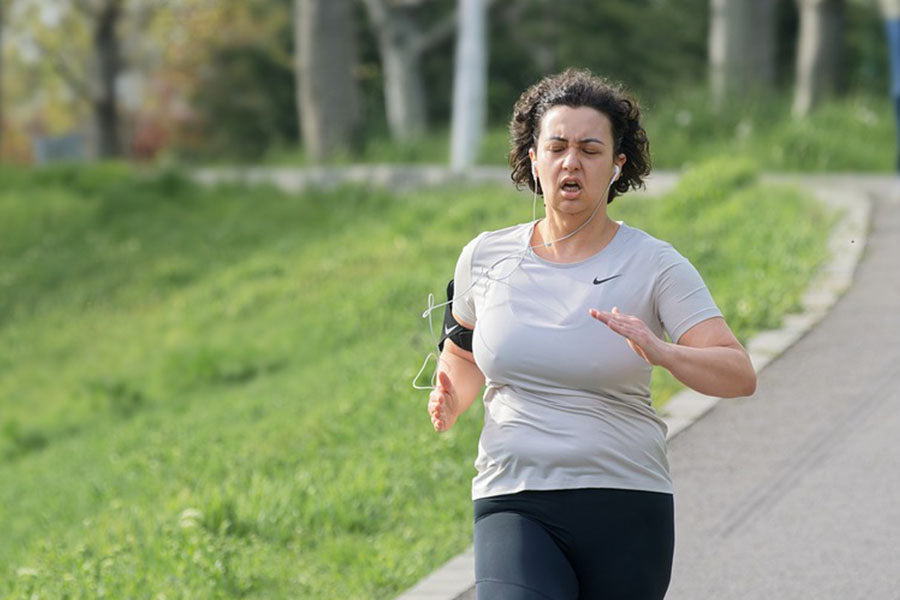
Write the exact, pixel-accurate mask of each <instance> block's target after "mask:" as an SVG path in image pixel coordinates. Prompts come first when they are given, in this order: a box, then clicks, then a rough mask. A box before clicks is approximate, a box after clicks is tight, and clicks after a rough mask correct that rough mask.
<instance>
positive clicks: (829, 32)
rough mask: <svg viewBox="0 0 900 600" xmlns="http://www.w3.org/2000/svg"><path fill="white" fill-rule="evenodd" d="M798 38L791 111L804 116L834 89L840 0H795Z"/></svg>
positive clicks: (840, 50) (841, 9)
mask: <svg viewBox="0 0 900 600" xmlns="http://www.w3.org/2000/svg"><path fill="white" fill-rule="evenodd" d="M798 3H799V8H800V38H799V40H798V41H797V78H796V83H795V87H794V106H793V112H794V115H795V116H797V117H805V116H806V115H808V114H809V112H810V111H811V110H812V109H813V108H814V107H815V106H816V105H817V104H818V103H819V102H820V101H821V100H822V99H823V98H824V97H825V96H827V95H829V94H833V93H834V92H836V91H837V87H838V81H839V77H840V67H841V59H842V56H843V33H844V14H843V12H844V2H843V0H798Z"/></svg>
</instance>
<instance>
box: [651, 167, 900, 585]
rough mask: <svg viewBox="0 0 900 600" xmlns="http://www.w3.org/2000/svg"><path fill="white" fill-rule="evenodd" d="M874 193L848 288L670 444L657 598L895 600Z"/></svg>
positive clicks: (899, 351) (897, 415)
mask: <svg viewBox="0 0 900 600" xmlns="http://www.w3.org/2000/svg"><path fill="white" fill-rule="evenodd" d="M895 184H896V187H895V188H894V189H893V190H891V189H890V187H887V186H885V187H884V188H883V189H881V190H880V191H878V192H877V193H876V196H877V197H876V198H875V203H874V205H873V214H872V230H871V232H870V235H869V240H868V245H867V247H866V251H865V254H864V257H863V259H862V261H861V263H860V264H859V266H858V268H857V271H856V276H855V280H854V283H853V285H852V287H851V288H850V290H849V291H848V292H847V293H846V294H845V295H844V296H843V297H842V298H841V299H840V300H839V301H838V303H837V304H836V305H835V306H834V308H833V309H832V310H831V312H830V313H829V314H828V315H827V316H826V317H825V318H824V320H823V321H822V322H821V323H820V324H819V325H818V326H816V327H815V328H814V329H813V330H812V331H810V332H809V333H808V334H807V335H806V336H805V337H804V338H802V339H801V340H800V341H799V342H797V344H796V345H795V346H793V347H792V348H791V349H790V350H789V351H788V352H786V353H785V354H784V355H782V356H781V357H780V358H778V359H776V360H775V361H773V362H772V363H771V364H770V365H768V367H767V368H766V369H765V370H764V371H763V372H762V373H761V374H760V377H759V385H758V387H757V392H756V394H755V395H754V397H752V398H749V399H741V400H735V401H723V402H720V403H719V404H718V405H717V406H716V408H714V409H713V410H712V411H711V412H710V413H709V414H707V415H706V416H705V417H704V418H703V419H702V420H700V421H699V422H697V423H696V424H694V425H693V426H692V427H691V428H690V429H688V430H687V431H686V432H685V433H683V434H682V435H681V436H679V437H677V438H675V439H674V440H673V441H672V442H671V443H670V446H669V458H670V463H671V465H672V474H673V479H674V481H675V486H676V496H675V497H676V522H677V532H678V533H677V541H676V556H675V567H674V574H673V581H672V585H671V587H670V591H669V594H668V596H667V598H669V599H671V600H678V599H692V600H693V599H698V598H717V599H720V600H727V599H730V598H735V599H737V598H741V599H752V598H760V599H763V598H765V599H770V598H778V599H782V600H787V599H792V598H798V599H800V598H803V599H807V598H817V599H818V598H835V599H841V600H844V599H853V598H867V599H868V598H873V599H874V598H877V599H890V600H896V599H900V554H898V553H900V444H898V440H900V181H895Z"/></svg>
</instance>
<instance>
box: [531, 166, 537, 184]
mask: <svg viewBox="0 0 900 600" xmlns="http://www.w3.org/2000/svg"><path fill="white" fill-rule="evenodd" d="M531 177H532V178H533V179H534V180H535V181H537V167H536V166H534V161H531Z"/></svg>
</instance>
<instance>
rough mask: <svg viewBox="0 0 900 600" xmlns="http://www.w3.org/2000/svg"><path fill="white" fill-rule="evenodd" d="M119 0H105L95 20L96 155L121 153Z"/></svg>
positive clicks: (108, 156) (104, 156) (109, 156)
mask: <svg viewBox="0 0 900 600" xmlns="http://www.w3.org/2000/svg"><path fill="white" fill-rule="evenodd" d="M121 14H122V13H121V0H107V1H106V2H104V3H103V6H102V7H101V8H100V10H99V11H98V12H97V19H96V21H95V22H94V54H95V58H96V61H97V86H96V87H97V92H96V97H95V98H94V122H95V131H96V140H97V155H98V156H99V157H100V158H111V157H116V156H119V155H121V152H122V150H121V145H120V143H119V111H118V107H117V106H116V104H117V98H116V77H118V75H119V69H120V66H121V61H120V56H119V38H118V34H117V32H116V26H117V24H118V22H119V17H120V16H121Z"/></svg>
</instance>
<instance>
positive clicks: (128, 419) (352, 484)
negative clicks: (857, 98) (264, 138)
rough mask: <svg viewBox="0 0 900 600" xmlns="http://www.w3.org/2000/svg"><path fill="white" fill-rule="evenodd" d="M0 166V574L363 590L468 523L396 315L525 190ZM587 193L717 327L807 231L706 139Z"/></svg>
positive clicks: (785, 283) (778, 285)
mask: <svg viewBox="0 0 900 600" xmlns="http://www.w3.org/2000/svg"><path fill="white" fill-rule="evenodd" d="M0 177H2V178H3V181H4V186H3V190H2V192H0V300H2V302H3V306H2V307H0V415H2V417H0V507H2V508H0V530H2V531H3V532H4V535H3V536H0V596H3V597H11V598H12V597H15V598H18V597H31V596H32V595H37V597H115V598H119V597H136V596H140V597H145V596H152V597H160V596H165V597H231V596H242V595H248V596H259V597H304V598H323V597H328V598H390V597H393V596H394V595H395V594H396V593H397V592H398V591H400V590H401V589H403V588H405V587H407V586H409V585H411V584H412V583H413V582H414V581H416V580H417V579H418V578H420V577H421V576H423V575H425V574H426V573H427V572H429V571H430V570H431V569H433V568H434V567H435V566H437V565H439V564H440V563H441V562H443V561H444V560H446V559H448V558H449V557H450V556H452V555H453V554H454V553H456V552H458V551H459V550H461V549H462V548H463V547H464V546H465V545H466V544H467V543H469V540H470V537H471V505H470V503H469V501H468V494H469V480H470V477H471V475H472V474H473V473H472V469H471V462H472V459H473V456H474V452H475V447H476V443H477V442H476V440H477V436H478V431H479V422H480V419H481V409H480V408H479V407H477V406H476V407H473V408H472V409H471V410H470V411H469V413H468V414H466V415H464V417H463V418H462V419H461V420H460V421H459V422H458V423H457V425H456V426H455V428H454V429H453V430H452V431H451V432H449V433H448V434H447V435H440V436H439V435H436V434H434V433H433V432H432V431H431V430H430V426H429V423H428V418H427V415H426V413H425V410H424V396H423V393H422V392H417V391H414V390H412V389H411V387H410V385H409V384H410V381H411V380H412V378H413V376H414V375H415V373H416V370H417V369H418V366H419V361H420V360H421V358H422V355H423V354H424V353H425V352H426V351H427V349H428V348H429V347H430V346H431V344H432V342H433V339H432V336H431V335H430V334H429V333H428V332H427V331H426V330H425V328H424V327H423V324H422V321H421V319H419V316H420V315H421V311H422V310H423V308H424V306H423V305H424V302H425V294H426V293H427V292H428V291H430V290H434V291H435V292H436V293H437V292H440V290H442V289H443V285H444V283H445V281H446V278H447V276H448V275H447V274H448V273H450V272H451V271H452V269H453V264H454V263H455V259H456V255H457V253H458V251H459V249H460V248H461V246H462V245H463V244H464V243H465V242H466V241H467V240H469V239H470V238H471V237H473V236H474V235H475V234H476V233H478V232H479V231H481V230H483V229H488V228H496V227H499V226H503V225H506V224H509V223H511V222H516V221H521V220H524V219H527V218H529V217H530V214H531V197H530V196H527V195H525V194H520V193H516V192H514V191H512V190H511V189H510V187H511V186H506V187H504V188H498V187H494V186H489V187H482V188H469V189H466V188H459V187H455V188H453V189H434V190H427V191H419V192H416V193H408V194H393V193H390V192H388V191H383V190H367V189H362V188H358V187H343V188H338V189H335V190H331V191H325V190H311V191H308V192H305V193H303V194H299V195H286V194H283V193H279V192H277V191H275V190H274V189H272V188H268V187H254V188H245V187H241V186H219V187H213V188H201V187H198V186H196V185H194V184H192V183H191V182H190V181H188V180H186V179H184V178H183V177H182V176H180V175H179V174H178V173H173V172H161V173H145V174H140V173H134V172H132V171H130V170H128V169H127V168H126V167H124V166H122V165H115V164H113V165H106V166H104V167H102V168H84V167H81V168H58V169H52V170H42V171H37V172H34V173H26V172H12V171H2V172H0ZM611 209H612V212H613V217H614V218H624V219H625V220H627V222H629V223H630V224H632V225H635V226H638V227H642V228H645V229H647V230H648V231H650V232H651V233H653V234H655V235H658V236H660V237H663V238H665V239H669V240H671V241H673V242H674V243H675V245H676V247H677V248H678V249H679V250H680V251H682V252H683V253H684V254H685V255H687V256H688V257H689V258H691V259H692V260H693V261H694V262H695V264H697V266H698V268H699V269H700V271H701V272H702V273H703V274H704V276H705V277H706V279H707V281H708V282H709V284H710V287H711V288H712V291H713V293H714V295H715V296H716V299H717V300H718V302H719V304H720V306H721V308H722V309H723V311H724V312H725V314H726V315H727V316H728V318H729V319H730V320H731V322H732V325H734V326H735V329H736V330H737V332H738V334H739V335H740V336H741V337H743V338H746V336H747V335H748V334H749V333H750V332H751V331H753V330H754V329H755V328H759V327H765V326H771V325H773V324H775V323H777V322H778V319H779V318H780V316H781V314H783V312H784V311H785V310H789V309H790V308H793V307H795V306H796V299H797V296H798V292H799V290H800V289H802V288H803V286H804V285H805V281H806V280H807V279H808V278H809V276H810V274H811V273H812V271H813V270H814V269H815V267H816V265H817V264H818V262H819V261H820V260H821V259H822V257H823V251H824V240H823V236H824V234H825V232H826V231H827V230H828V226H827V225H828V220H827V219H826V218H825V217H824V216H823V215H822V214H821V211H820V210H819V209H818V208H817V205H815V204H813V203H812V202H811V201H810V200H809V199H808V198H806V197H805V196H804V195H803V194H800V193H799V192H796V191H792V190H786V189H781V188H772V187H768V186H760V185H759V184H758V183H756V181H755V173H754V171H753V170H752V169H751V168H750V167H748V166H746V165H734V164H732V163H718V164H712V165H708V166H704V167H702V168H701V169H699V170H697V171H695V172H693V173H691V174H689V175H687V176H686V178H685V180H684V182H683V183H682V184H681V185H680V186H679V187H678V189H677V190H676V191H675V192H673V193H672V194H671V195H668V196H666V197H665V198H663V199H661V200H654V199H650V198H641V197H629V196H625V197H623V198H620V199H618V200H617V201H616V202H615V203H614V204H613V205H612V207H611ZM668 385H669V384H667V383H665V382H663V383H661V384H660V383H658V382H657V383H655V384H654V393H657V394H660V395H664V394H666V393H671V389H670V388H667V387H666V386H668Z"/></svg>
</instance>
